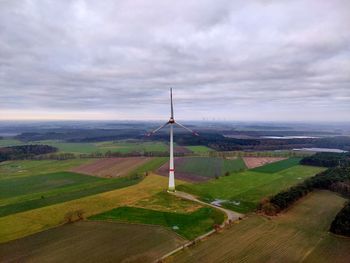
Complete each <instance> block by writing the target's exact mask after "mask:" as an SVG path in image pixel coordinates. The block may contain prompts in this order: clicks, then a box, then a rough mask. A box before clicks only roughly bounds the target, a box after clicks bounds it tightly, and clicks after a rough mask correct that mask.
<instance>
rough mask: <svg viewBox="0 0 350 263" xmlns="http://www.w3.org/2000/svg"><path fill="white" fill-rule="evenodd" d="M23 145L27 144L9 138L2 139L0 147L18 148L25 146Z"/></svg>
mask: <svg viewBox="0 0 350 263" xmlns="http://www.w3.org/2000/svg"><path fill="white" fill-rule="evenodd" d="M23 144H25V143H23V142H21V141H19V140H16V139H9V138H5V139H0V147H7V146H17V145H23Z"/></svg>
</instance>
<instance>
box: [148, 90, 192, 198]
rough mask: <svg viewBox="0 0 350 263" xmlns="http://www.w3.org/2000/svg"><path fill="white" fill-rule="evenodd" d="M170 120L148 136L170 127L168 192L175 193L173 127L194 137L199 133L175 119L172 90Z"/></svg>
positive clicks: (171, 91)
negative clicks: (176, 126) (181, 129)
mask: <svg viewBox="0 0 350 263" xmlns="http://www.w3.org/2000/svg"><path fill="white" fill-rule="evenodd" d="M170 109H171V110H170V119H169V121H168V122H166V123H165V124H163V125H162V126H160V127H159V128H157V129H155V130H154V131H152V132H151V133H149V134H148V136H151V135H152V134H154V133H156V132H157V131H159V130H160V129H162V128H164V127H166V126H167V125H170V158H169V186H168V191H170V192H175V176H174V140H173V136H174V131H173V125H174V124H177V125H178V126H180V127H182V128H184V129H185V130H187V131H189V132H191V133H192V134H193V135H196V136H198V133H196V132H194V131H192V130H191V129H189V128H187V127H185V126H183V125H182V124H180V123H178V122H177V121H175V119H174V106H173V90H172V89H171V88H170Z"/></svg>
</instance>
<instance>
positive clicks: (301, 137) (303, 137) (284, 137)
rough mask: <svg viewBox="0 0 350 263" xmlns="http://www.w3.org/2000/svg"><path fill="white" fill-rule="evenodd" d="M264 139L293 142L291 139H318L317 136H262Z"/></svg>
mask: <svg viewBox="0 0 350 263" xmlns="http://www.w3.org/2000/svg"><path fill="white" fill-rule="evenodd" d="M260 138H264V139H277V140H291V139H317V138H320V137H316V136H261V137H260Z"/></svg>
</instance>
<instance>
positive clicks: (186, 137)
mask: <svg viewBox="0 0 350 263" xmlns="http://www.w3.org/2000/svg"><path fill="white" fill-rule="evenodd" d="M147 132H148V131H146V130H142V129H136V128H135V129H130V128H128V129H57V130H51V131H45V132H25V133H22V134H20V135H18V136H16V139H19V140H21V141H24V142H28V141H40V140H64V141H67V142H100V141H112V140H126V139H138V140H151V141H152V140H154V141H168V140H169V135H168V133H166V132H162V133H159V134H155V135H153V136H151V137H148V136H146V134H147ZM198 132H199V136H193V135H192V134H189V133H184V132H183V131H181V130H179V132H177V131H176V132H175V136H174V141H175V142H176V143H177V144H178V145H186V146H188V145H204V146H208V147H210V148H212V149H215V150H217V151H242V150H249V151H263V150H290V149H294V148H311V147H318V148H339V149H343V150H350V137H346V136H337V137H326V138H296V139H288V140H281V139H268V138H256V139H250V138H249V139H237V138H230V137H225V136H224V135H223V134H224V131H208V130H204V131H201V130H199V131H198ZM240 133H241V134H243V135H246V134H250V133H254V134H269V133H265V132H263V131H252V132H250V131H244V132H243V131H242V132H240ZM290 133H292V134H295V132H289V133H288V134H290ZM304 133H305V132H304ZM277 134H279V135H281V133H277ZM282 134H284V133H283V132H282Z"/></svg>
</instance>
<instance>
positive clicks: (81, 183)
mask: <svg viewBox="0 0 350 263" xmlns="http://www.w3.org/2000/svg"><path fill="white" fill-rule="evenodd" d="M86 161H88V160H85V162H86ZM165 161H166V158H163V157H159V158H153V159H152V160H151V161H149V162H147V163H145V164H144V165H142V166H140V167H138V168H136V169H135V170H134V171H132V172H131V173H130V176H128V177H122V178H113V179H110V178H108V179H106V178H99V177H94V176H88V175H82V174H77V173H72V172H65V171H64V170H65V169H68V168H71V166H72V165H76V164H79V163H81V162H77V161H76V160H69V161H11V162H7V163H4V164H2V165H1V166H0V167H1V168H0V170H2V171H4V174H3V175H2V176H1V177H0V217H2V216H7V215H11V214H14V213H19V212H24V211H28V210H31V209H36V208H40V207H44V206H49V205H53V204H58V203H62V202H66V201H70V200H74V199H78V198H82V197H86V196H89V195H94V194H98V193H102V192H106V191H111V190H115V189H119V188H123V187H127V186H130V185H133V184H136V183H139V182H140V181H141V180H142V178H141V177H139V176H136V175H143V174H144V173H145V172H146V171H152V170H154V169H156V168H158V167H159V166H161V165H162V164H163V163H164V162H165ZM48 166H50V169H48ZM20 169H21V170H20ZM22 169H24V170H22ZM45 170H61V171H59V172H57V171H56V172H53V173H47V174H43V173H41V174H40V173H39V171H41V172H43V171H45ZM18 174H20V175H21V176H16V175H18Z"/></svg>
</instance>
